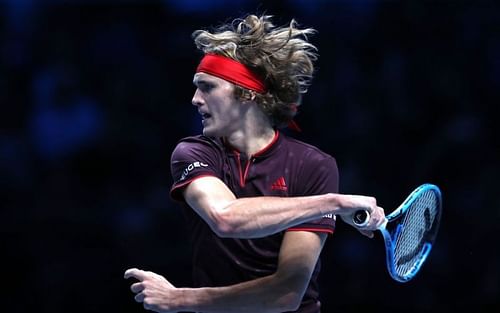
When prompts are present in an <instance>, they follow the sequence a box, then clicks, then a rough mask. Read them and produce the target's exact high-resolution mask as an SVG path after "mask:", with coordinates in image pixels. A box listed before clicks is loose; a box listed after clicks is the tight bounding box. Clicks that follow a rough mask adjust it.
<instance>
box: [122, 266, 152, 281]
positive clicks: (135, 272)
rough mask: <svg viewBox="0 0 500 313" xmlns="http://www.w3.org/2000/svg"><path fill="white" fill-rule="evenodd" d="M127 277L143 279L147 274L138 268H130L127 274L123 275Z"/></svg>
mask: <svg viewBox="0 0 500 313" xmlns="http://www.w3.org/2000/svg"><path fill="white" fill-rule="evenodd" d="M123 277H124V278H125V279H128V278H130V277H133V278H136V279H138V280H140V281H143V280H144V279H145V278H146V277H147V274H146V272H145V271H143V270H140V269H137V268H130V269H128V270H126V271H125V274H124V275H123Z"/></svg>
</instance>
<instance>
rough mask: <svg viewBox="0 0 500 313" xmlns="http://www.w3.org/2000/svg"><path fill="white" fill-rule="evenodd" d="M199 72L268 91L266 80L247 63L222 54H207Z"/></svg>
mask: <svg viewBox="0 0 500 313" xmlns="http://www.w3.org/2000/svg"><path fill="white" fill-rule="evenodd" d="M199 72H203V73H207V74H210V75H214V76H217V77H219V78H222V79H224V80H227V81H229V82H231V83H234V84H236V85H238V86H241V87H244V88H247V89H250V90H253V91H256V92H258V93H266V91H267V90H266V86H265V84H264V81H263V80H262V79H261V78H259V77H258V76H257V75H256V74H255V73H253V72H252V71H251V70H250V69H249V68H248V67H247V66H246V65H244V64H242V63H240V62H238V61H236V60H233V59H231V58H227V57H224V56H221V55H217V54H205V56H204V57H203V59H201V62H200V64H199V65H198V68H197V69H196V73H199Z"/></svg>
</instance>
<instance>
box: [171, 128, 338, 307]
mask: <svg viewBox="0 0 500 313" xmlns="http://www.w3.org/2000/svg"><path fill="white" fill-rule="evenodd" d="M171 171H172V176H173V180H174V184H173V186H172V189H171V196H172V198H173V199H175V200H178V201H181V202H182V203H183V204H184V206H183V207H184V209H185V210H184V212H185V214H186V217H187V222H188V228H189V233H190V236H191V241H192V244H193V278H194V283H195V286H198V287H202V286H227V285H231V284H236V283H240V282H244V281H248V280H252V279H255V278H258V277H263V276H267V275H271V274H273V273H274V272H275V271H276V269H277V263H278V255H279V251H280V246H281V242H282V239H283V235H284V232H279V233H277V234H274V235H271V236H267V237H264V238H256V239H238V238H219V237H218V236H217V235H216V234H215V233H214V232H213V231H212V230H211V229H210V227H209V226H208V224H207V223H205V221H204V220H203V219H202V218H201V217H200V216H199V215H198V214H197V213H196V212H195V211H194V210H193V209H191V208H190V207H189V206H188V205H187V204H186V203H185V201H184V199H183V196H182V191H183V189H184V188H185V187H186V186H187V185H188V184H189V183H191V182H192V181H193V180H195V179H197V178H200V177H204V176H214V177H217V178H219V179H220V180H222V181H223V182H224V183H225V184H226V185H227V186H228V187H229V189H231V191H232V192H233V193H234V194H235V196H236V197H237V198H241V197H254V196H279V197H293V196H308V195H318V194H325V193H337V192H338V169H337V164H336V162H335V159H334V158H333V157H331V156H330V155H328V154H326V153H324V152H322V151H321V150H319V149H318V148H316V147H314V146H311V145H308V144H305V143H303V142H301V141H298V140H295V139H292V138H290V137H287V136H285V135H284V134H283V133H280V132H278V131H277V132H276V134H275V137H274V139H273V141H272V142H271V143H270V144H269V145H268V146H267V147H265V148H264V149H262V150H261V151H259V152H258V153H256V154H254V155H252V156H251V157H250V158H246V157H245V156H244V155H242V154H240V153H239V152H238V151H237V150H235V149H233V148H231V147H229V146H227V145H226V144H224V142H223V141H222V140H220V139H215V138H209V137H205V136H194V137H187V138H184V139H182V140H181V141H180V142H179V143H178V145H177V147H176V148H175V150H174V152H173V153H172V158H171ZM334 227H335V219H334V217H332V216H325V217H323V218H321V219H319V220H314V221H309V222H307V223H304V224H300V225H296V226H293V227H292V228H289V229H288V230H286V231H297V230H301V231H311V232H323V233H330V234H331V233H333V231H334ZM319 269H320V262H319V261H318V264H316V267H315V269H314V272H313V275H312V277H311V280H310V282H309V286H308V288H307V291H306V293H305V295H304V298H303V300H302V305H301V307H300V309H299V310H298V311H297V312H319V305H320V304H319V298H318V285H317V278H318V274H319Z"/></svg>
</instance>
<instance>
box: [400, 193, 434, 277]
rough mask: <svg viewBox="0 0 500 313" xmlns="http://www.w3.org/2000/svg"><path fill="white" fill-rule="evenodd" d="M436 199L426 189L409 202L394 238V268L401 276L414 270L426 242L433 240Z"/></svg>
mask: <svg viewBox="0 0 500 313" xmlns="http://www.w3.org/2000/svg"><path fill="white" fill-rule="evenodd" d="M438 201H439V200H438V198H437V196H436V195H435V193H434V192H433V191H432V190H427V191H424V192H422V193H421V194H420V195H419V196H418V197H417V198H415V199H414V201H413V202H411V203H409V207H408V209H407V211H406V213H405V215H404V217H403V222H402V223H401V224H400V226H399V228H398V232H397V234H396V236H397V238H395V248H394V262H395V270H396V272H397V273H398V275H400V276H401V277H405V276H407V275H409V274H410V273H411V272H412V271H413V270H414V268H415V266H416V265H417V264H418V262H419V260H420V259H421V258H422V254H423V252H424V250H425V249H424V247H425V245H426V243H429V242H432V241H433V240H434V236H435V229H436V228H437V221H436V215H437V214H438V205H439V203H438Z"/></svg>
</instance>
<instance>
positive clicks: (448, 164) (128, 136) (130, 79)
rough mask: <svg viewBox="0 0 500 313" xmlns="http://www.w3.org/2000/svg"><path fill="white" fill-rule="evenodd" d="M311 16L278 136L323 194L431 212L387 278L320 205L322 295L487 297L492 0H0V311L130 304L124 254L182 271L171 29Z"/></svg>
mask: <svg viewBox="0 0 500 313" xmlns="http://www.w3.org/2000/svg"><path fill="white" fill-rule="evenodd" d="M255 12H257V13H263V12H267V13H268V14H272V15H275V16H276V18H275V22H276V24H278V25H283V24H287V23H288V21H289V20H290V19H291V18H293V17H294V18H296V19H297V20H298V21H299V23H300V24H301V25H302V26H304V27H314V28H316V29H317V30H318V31H319V32H318V34H317V35H315V36H314V37H312V38H311V41H312V42H313V43H314V44H315V45H317V46H318V48H319V53H320V59H319V61H318V63H317V65H318V71H317V74H316V76H315V79H314V81H313V85H312V87H311V88H310V92H309V93H308V94H307V95H306V97H305V99H304V105H303V106H302V107H301V108H300V114H299V115H298V117H297V121H298V123H299V124H300V125H301V127H302V129H303V132H301V133H293V132H292V133H290V134H291V135H292V136H295V137H296V138H299V139H301V140H305V141H307V142H310V143H312V144H314V145H316V146H318V147H320V148H321V149H323V150H324V151H326V152H328V153H330V154H332V155H333V156H335V157H336V159H337V161H338V164H339V168H340V174H341V192H343V193H360V194H367V195H374V196H376V197H377V199H378V202H379V204H380V205H382V206H384V207H385V208H386V211H391V210H392V209H394V208H395V207H396V206H397V205H399V203H400V202H401V201H402V200H404V198H405V197H406V195H407V194H408V193H409V192H410V191H411V190H413V189H414V188H415V187H417V186H418V185H420V184H421V183H424V182H431V183H435V184H437V185H439V186H440V187H441V189H442V192H443V197H444V198H443V199H444V213H443V221H442V224H441V229H440V234H439V237H438V240H437V243H436V246H435V248H434V250H433V253H432V254H431V256H430V258H429V260H428V263H426V265H425V266H424V268H423V269H422V272H421V273H419V275H418V276H417V277H416V278H415V279H414V280H413V281H411V282H410V283H408V284H399V283H396V282H394V281H392V280H391V279H390V278H389V275H388V274H387V272H386V269H385V263H384V262H385V260H384V257H385V256H384V249H383V242H382V239H381V236H377V237H376V238H375V239H373V240H369V239H366V238H364V237H362V236H360V235H358V234H357V232H355V231H354V230H353V229H351V228H349V227H346V226H345V224H342V223H339V224H338V228H337V232H336V234H335V235H334V236H333V237H331V238H330V239H329V241H328V243H327V245H326V247H325V249H324V252H323V255H322V257H323V262H324V263H323V271H322V277H321V288H322V301H323V308H324V309H323V311H324V312H361V311H370V312H372V311H381V310H382V309H385V310H387V312H402V311H405V312H459V311H466V310H472V311H473V312H494V311H496V312H498V310H499V308H500V304H499V298H500V287H499V284H500V270H499V265H500V253H499V246H500V244H499V243H498V225H499V223H500V210H499V209H500V201H499V200H498V191H497V189H498V187H499V183H498V175H499V173H500V172H499V154H500V153H499V152H500V151H499V150H500V149H499V127H498V114H497V113H495V112H496V111H497V110H498V109H497V106H498V104H499V103H500V102H499V100H500V92H499V90H500V6H499V5H498V4H496V3H495V2H494V1H375V0H372V1H368V0H367V1H356V0H353V1H347V0H346V1H327V0H323V1H321V0H314V1H313V0H289V1H283V2H265V1H262V2H260V1H250V0H246V1H245V0H239V1H237V0H232V1H229V0H218V1H208V0H185V1H182V0H164V1H131V0H130V1H118V0H115V1H111V0H108V1H95V0H94V1H90V0H89V1H83V0H80V1H62V0H59V1H56V0H52V1H34V0H22V1H21V0H10V1H7V0H0V104H1V111H0V112H1V114H0V123H1V124H0V125H1V133H0V155H1V161H0V183H1V190H2V192H1V194H2V201H1V215H0V223H1V226H0V227H1V228H0V230H1V256H2V264H3V265H2V275H1V285H2V287H1V289H2V292H1V293H0V294H1V299H2V300H3V301H2V302H1V305H0V310H1V311H2V312H143V309H142V307H141V306H140V305H139V304H136V303H135V302H134V301H133V295H132V293H131V292H130V290H129V284H130V281H125V280H123V279H122V276H123V272H124V271H125V269H127V268H129V267H140V268H143V269H148V270H153V271H156V272H158V273H160V274H162V275H164V276H165V277H167V278H168V279H169V280H170V281H171V282H172V283H173V284H175V285H176V286H189V284H190V251H189V247H188V241H187V237H186V229H185V228H184V222H183V217H182V215H181V213H180V210H179V208H178V207H177V206H176V204H175V203H173V202H172V201H171V200H170V198H169V197H168V191H169V188H170V184H171V177H170V171H169V159H170V153H171V151H172V149H173V148H174V146H175V144H176V141H177V140H178V139H180V138H181V137H184V136H187V135H192V134H197V133H199V131H200V121H199V118H198V116H197V114H196V110H195V109H194V107H192V106H191V105H190V100H191V96H192V94H193V92H194V87H193V85H192V82H191V81H192V75H193V71H194V69H195V67H196V65H197V62H198V60H199V58H200V53H199V52H198V51H196V49H195V47H194V44H193V43H192V39H191V37H190V35H191V32H192V31H194V30H195V29H199V28H208V27H211V26H215V25H218V24H219V23H221V22H226V21H229V20H231V19H233V18H236V17H240V16H242V15H244V14H245V13H255Z"/></svg>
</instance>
